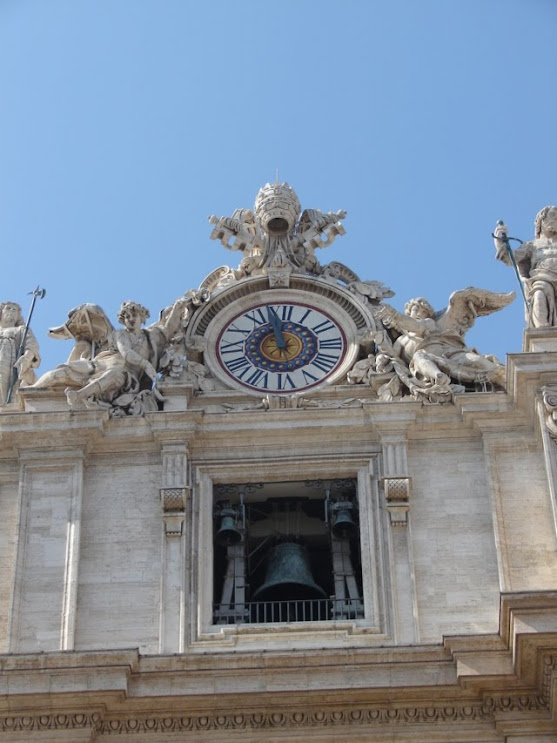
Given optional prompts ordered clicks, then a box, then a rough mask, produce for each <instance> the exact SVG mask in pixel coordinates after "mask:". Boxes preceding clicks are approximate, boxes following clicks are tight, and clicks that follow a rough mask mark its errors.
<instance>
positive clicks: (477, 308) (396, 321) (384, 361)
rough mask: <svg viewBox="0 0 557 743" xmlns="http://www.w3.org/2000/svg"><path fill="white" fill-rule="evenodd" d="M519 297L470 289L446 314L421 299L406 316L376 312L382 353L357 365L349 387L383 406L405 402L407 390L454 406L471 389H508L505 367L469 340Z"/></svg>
mask: <svg viewBox="0 0 557 743" xmlns="http://www.w3.org/2000/svg"><path fill="white" fill-rule="evenodd" d="M514 296H515V295H514V293H510V294H499V293H494V292H490V291H487V290H485V289H475V288H472V287H469V288H467V289H462V290H460V291H457V292H454V293H453V294H451V296H450V298H449V304H448V306H447V307H446V308H445V309H443V310H441V311H440V312H436V311H435V310H434V309H433V307H432V306H431V304H430V303H429V302H428V301H427V300H426V299H424V298H423V297H418V298H415V299H411V300H410V301H409V302H407V304H406V306H405V308H404V314H402V313H401V312H398V311H397V310H396V309H394V308H393V307H391V306H390V305H388V304H385V303H382V304H381V305H380V307H379V309H378V310H377V311H376V312H375V317H376V320H378V321H379V322H378V324H379V327H380V328H381V329H380V330H379V331H378V332H377V333H376V334H375V338H374V340H375V343H376V346H377V349H378V352H379V353H378V354H370V355H369V356H368V358H367V359H364V360H362V361H359V362H357V364H356V366H355V367H354V368H353V369H352V370H351V371H350V372H349V373H348V382H349V383H351V384H361V383H364V384H369V385H370V386H371V387H372V388H373V389H374V390H375V391H376V392H377V395H378V397H379V398H380V399H383V400H391V399H394V398H395V397H400V396H402V394H403V393H404V390H405V389H406V390H408V392H410V394H411V395H412V396H413V397H415V398H419V399H425V400H428V401H430V402H445V401H449V400H451V399H452V398H453V395H454V393H455V392H464V391H465V389H467V388H468V389H469V388H470V387H473V388H476V389H477V388H479V389H486V387H487V386H488V385H490V386H491V387H492V388H495V389H497V388H503V387H504V384H505V366H504V365H503V364H502V363H501V362H500V361H499V360H498V359H497V358H496V357H495V356H491V355H487V356H483V355H482V354H480V353H478V351H476V349H474V348H469V347H468V346H467V345H466V343H465V340H464V337H465V335H466V333H467V331H468V330H470V328H471V327H472V326H473V325H474V323H475V321H476V318H477V317H481V316H483V315H489V314H491V313H492V312H496V311H497V310H500V309H502V308H503V307H506V306H507V305H508V304H510V302H512V300H513V299H514Z"/></svg>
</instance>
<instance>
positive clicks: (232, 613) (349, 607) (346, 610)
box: [213, 599, 364, 624]
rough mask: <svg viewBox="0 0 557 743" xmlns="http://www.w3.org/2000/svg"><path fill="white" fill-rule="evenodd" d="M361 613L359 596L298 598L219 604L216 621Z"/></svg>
mask: <svg viewBox="0 0 557 743" xmlns="http://www.w3.org/2000/svg"><path fill="white" fill-rule="evenodd" d="M363 616H364V605H363V601H362V600H361V599H308V600H305V599H302V600H298V601H251V602H249V603H245V604H243V605H241V606H240V605H234V604H220V605H219V606H218V607H216V608H215V612H214V617H213V619H214V623H215V624H269V623H289V622H323V621H325V620H335V619H337V620H338V619H359V618H361V617H363Z"/></svg>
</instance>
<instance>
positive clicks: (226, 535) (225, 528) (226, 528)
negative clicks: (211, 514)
mask: <svg viewBox="0 0 557 743" xmlns="http://www.w3.org/2000/svg"><path fill="white" fill-rule="evenodd" d="M220 515H221V522H220V526H219V530H218V531H217V533H216V535H215V540H216V542H217V544H221V545H224V546H227V545H229V544H238V542H239V541H240V540H241V539H242V532H241V531H240V530H239V529H238V527H237V526H236V510H235V509H234V508H223V509H222V511H221V512H220Z"/></svg>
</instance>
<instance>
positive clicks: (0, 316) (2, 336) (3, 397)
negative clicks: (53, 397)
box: [0, 290, 44, 405]
mask: <svg viewBox="0 0 557 743" xmlns="http://www.w3.org/2000/svg"><path fill="white" fill-rule="evenodd" d="M41 291H43V290H41ZM33 295H34V296H33V302H34V300H35V299H36V297H37V296H44V293H42V294H41V292H39V293H38V294H37V293H35V292H33ZM30 319H31V312H30V313H29V320H30ZM40 363H41V357H40V355H39V344H38V343H37V339H36V338H35V336H34V335H33V332H32V331H31V329H30V328H29V321H28V322H27V324H26V323H25V321H24V320H23V315H22V312H21V307H20V306H19V304H17V302H2V303H1V304H0V404H1V405H6V404H7V403H8V402H10V401H11V400H12V399H13V394H14V392H15V391H17V389H18V388H19V386H20V385H21V384H24V385H29V384H33V382H34V381H35V379H36V376H35V372H34V369H36V368H37V367H38V365H39V364H40Z"/></svg>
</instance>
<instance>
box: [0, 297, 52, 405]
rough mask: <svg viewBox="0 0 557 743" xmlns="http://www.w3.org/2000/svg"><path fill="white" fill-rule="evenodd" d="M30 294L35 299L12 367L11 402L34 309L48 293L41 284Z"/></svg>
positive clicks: (9, 393) (9, 394) (9, 388)
mask: <svg viewBox="0 0 557 743" xmlns="http://www.w3.org/2000/svg"><path fill="white" fill-rule="evenodd" d="M29 294H31V295H32V296H33V299H32V300H31V308H30V309H29V314H28V316H27V322H26V323H25V329H24V331H23V335H22V337H21V343H20V344H19V348H18V349H17V353H16V357H15V361H14V367H13V369H12V378H11V379H10V386H9V387H8V394H7V395H6V403H9V402H11V399H12V394H13V391H14V387H15V383H16V382H17V377H18V372H17V366H16V363H17V361H18V360H19V359H20V358H21V357H22V356H23V354H24V353H25V342H26V341H27V335H28V334H29V326H30V324H31V318H32V317H33V310H34V309H35V303H36V302H37V299H42V298H43V297H44V295H45V294H46V289H41V288H40V287H39V286H37V288H36V289H33V291H32V292H29Z"/></svg>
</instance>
